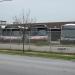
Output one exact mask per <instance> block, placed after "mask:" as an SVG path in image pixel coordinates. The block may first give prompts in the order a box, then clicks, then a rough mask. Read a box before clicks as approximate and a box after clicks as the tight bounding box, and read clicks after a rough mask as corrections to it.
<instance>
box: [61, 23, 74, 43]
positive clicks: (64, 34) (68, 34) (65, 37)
mask: <svg viewBox="0 0 75 75" xmlns="http://www.w3.org/2000/svg"><path fill="white" fill-rule="evenodd" d="M61 42H64V43H67V42H72V43H75V24H65V25H63V26H62V27H61Z"/></svg>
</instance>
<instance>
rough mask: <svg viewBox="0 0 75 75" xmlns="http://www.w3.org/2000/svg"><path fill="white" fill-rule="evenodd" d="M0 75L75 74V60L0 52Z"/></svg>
mask: <svg viewBox="0 0 75 75" xmlns="http://www.w3.org/2000/svg"><path fill="white" fill-rule="evenodd" d="M0 75H75V62H72V61H62V60H53V59H45V58H37V57H27V56H16V55H14V56H12V55H4V54H0Z"/></svg>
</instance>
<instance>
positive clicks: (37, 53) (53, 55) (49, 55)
mask: <svg viewBox="0 0 75 75" xmlns="http://www.w3.org/2000/svg"><path fill="white" fill-rule="evenodd" d="M0 53H3V54H4V53H5V54H11V55H23V56H24V55H25V56H37V57H44V58H53V59H64V60H73V61H75V54H67V53H66V54H65V53H55V52H41V51H33V50H25V51H24V52H23V51H21V50H0Z"/></svg>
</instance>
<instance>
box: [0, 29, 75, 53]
mask: <svg viewBox="0 0 75 75" xmlns="http://www.w3.org/2000/svg"><path fill="white" fill-rule="evenodd" d="M60 41H61V31H59V30H55V29H54V30H52V29H49V30H43V29H40V30H26V29H21V28H19V29H18V28H15V29H11V28H6V29H0V49H10V50H23V52H24V51H25V50H34V51H50V52H63V53H75V47H74V46H75V45H74V44H69V45H68V44H66V45H64V44H62V43H61V42H60Z"/></svg>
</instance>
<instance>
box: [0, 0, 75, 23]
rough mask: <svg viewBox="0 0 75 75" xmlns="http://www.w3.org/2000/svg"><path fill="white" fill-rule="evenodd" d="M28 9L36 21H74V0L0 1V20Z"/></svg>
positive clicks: (18, 14)
mask: <svg viewBox="0 0 75 75" xmlns="http://www.w3.org/2000/svg"><path fill="white" fill-rule="evenodd" d="M23 10H24V12H25V13H26V12H27V11H29V10H30V12H31V17H32V18H36V19H37V22H55V21H75V0H13V1H10V2H9V1H8V2H6V1H5V2H1V3H0V20H7V21H12V20H13V17H14V16H21V15H22V12H23Z"/></svg>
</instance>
